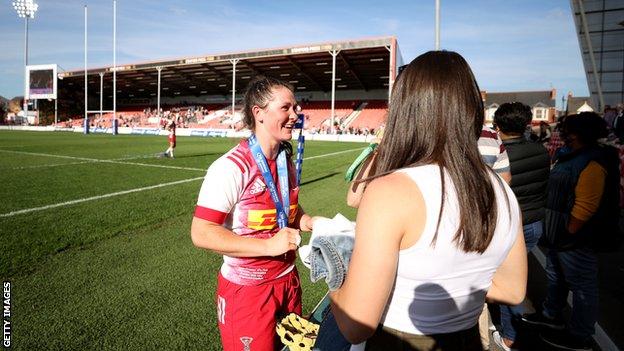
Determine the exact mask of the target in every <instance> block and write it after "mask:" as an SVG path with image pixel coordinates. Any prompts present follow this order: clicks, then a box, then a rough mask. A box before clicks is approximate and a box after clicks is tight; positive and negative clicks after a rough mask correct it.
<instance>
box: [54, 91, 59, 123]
mask: <svg viewBox="0 0 624 351" xmlns="http://www.w3.org/2000/svg"><path fill="white" fill-rule="evenodd" d="M57 123H58V96H57V97H56V99H54V125H55V126H56V124H57Z"/></svg>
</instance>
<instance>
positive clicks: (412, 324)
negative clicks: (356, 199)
mask: <svg viewBox="0 0 624 351" xmlns="http://www.w3.org/2000/svg"><path fill="white" fill-rule="evenodd" d="M399 172H401V173H404V174H406V175H408V176H409V177H410V178H411V179H412V180H413V181H414V182H415V183H416V185H418V188H419V189H420V191H421V193H422V195H423V198H424V199H425V206H426V211H427V217H426V223H425V228H424V230H423V233H422V235H421V237H420V239H419V240H418V242H416V244H414V245H413V246H411V247H409V248H407V249H405V250H401V251H400V253H399V262H398V269H397V277H396V281H395V285H394V287H393V291H392V292H391V294H390V298H389V300H388V305H387V306H386V310H385V312H384V315H383V316H382V319H381V324H383V325H384V326H387V327H390V328H392V329H396V330H400V331H403V332H406V333H410V334H426V335H429V334H438V333H450V332H455V331H460V330H465V329H468V328H471V327H473V326H474V325H476V324H477V320H478V318H479V314H480V313H481V311H482V310H483V303H484V301H485V295H486V293H487V291H488V289H489V288H490V285H491V284H492V276H493V275H494V272H495V271H496V269H497V268H498V266H500V264H501V263H502V262H503V260H504V259H505V258H506V257H507V254H508V253H509V251H510V250H511V247H512V245H513V243H514V242H515V238H516V234H517V230H518V226H519V224H520V210H519V207H518V202H517V200H516V197H515V195H514V194H513V192H512V191H511V189H510V188H509V186H507V184H505V183H504V182H502V183H503V186H502V187H501V186H500V185H499V182H498V181H497V180H496V179H495V177H496V176H495V175H492V184H493V185H494V190H495V193H496V206H497V209H498V214H499V215H498V216H497V222H496V230H495V232H494V237H493V238H492V242H491V243H490V245H489V247H488V248H487V250H486V251H485V252H484V253H483V254H479V253H473V252H471V253H465V252H463V251H462V250H461V249H459V248H458V247H457V246H456V245H455V243H454V242H453V237H454V235H455V231H456V230H457V228H458V226H459V206H458V204H457V195H456V191H455V187H454V186H453V182H452V181H451V178H450V177H449V176H448V174H445V188H446V189H445V190H446V200H445V205H444V212H443V213H442V220H441V222H440V228H439V231H438V237H437V240H436V244H435V246H432V245H431V241H432V239H433V236H434V233H435V230H436V224H437V222H438V217H439V211H440V203H441V191H442V184H441V182H440V171H439V168H438V166H437V165H425V166H418V167H413V168H408V169H404V170H400V171H399ZM505 193H506V194H507V197H508V198H509V206H508V205H507V202H506V200H505V196H504V194H505ZM510 214H511V215H510Z"/></svg>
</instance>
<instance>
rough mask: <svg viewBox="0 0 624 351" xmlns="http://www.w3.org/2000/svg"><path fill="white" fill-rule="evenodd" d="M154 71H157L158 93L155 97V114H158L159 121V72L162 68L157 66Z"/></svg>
mask: <svg viewBox="0 0 624 351" xmlns="http://www.w3.org/2000/svg"><path fill="white" fill-rule="evenodd" d="M156 70H157V71H158V92H157V97H156V113H157V114H158V118H159V119H160V118H161V116H160V71H162V67H161V66H158V67H156ZM159 122H160V121H159Z"/></svg>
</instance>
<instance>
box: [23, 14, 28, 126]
mask: <svg viewBox="0 0 624 351" xmlns="http://www.w3.org/2000/svg"><path fill="white" fill-rule="evenodd" d="M26 67H28V15H26V17H25V18H24V86H25V87H26V89H24V118H26V120H28V99H27V98H26V92H27V91H28V80H27V79H28V78H27V74H26Z"/></svg>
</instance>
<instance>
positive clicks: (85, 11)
mask: <svg viewBox="0 0 624 351" xmlns="http://www.w3.org/2000/svg"><path fill="white" fill-rule="evenodd" d="M87 13H88V10H87V5H84V119H85V131H86V128H87V125H88V123H89V121H88V116H87V107H88V105H87V104H88V99H87V97H88V95H89V87H88V85H87Z"/></svg>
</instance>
